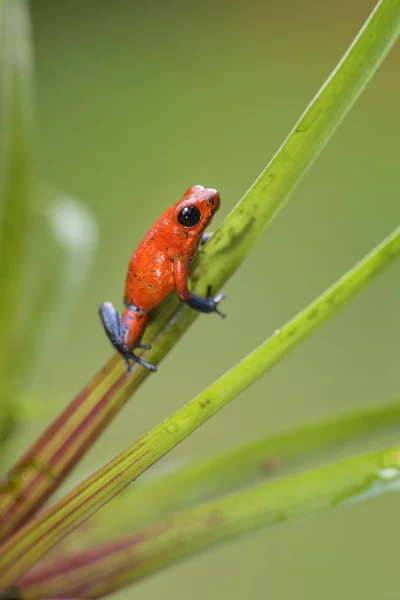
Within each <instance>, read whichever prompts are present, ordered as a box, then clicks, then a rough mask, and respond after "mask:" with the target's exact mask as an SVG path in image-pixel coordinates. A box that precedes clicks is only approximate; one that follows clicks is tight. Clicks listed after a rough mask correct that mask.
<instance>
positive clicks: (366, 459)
mask: <svg viewBox="0 0 400 600" xmlns="http://www.w3.org/2000/svg"><path fill="white" fill-rule="evenodd" d="M399 489H400V446H398V447H396V448H392V449H390V450H386V451H384V452H374V453H371V454H366V455H364V456H359V457H357V458H352V459H350V460H345V461H341V462H337V463H334V464H332V465H329V466H325V467H322V468H319V469H316V470H314V471H309V472H306V473H301V474H300V475H293V476H290V477H287V478H284V479H279V480H277V481H275V482H271V483H266V484H264V485H261V486H259V487H255V488H253V489H250V490H248V491H245V492H241V493H239V494H235V495H232V496H228V497H226V498H223V499H222V500H217V501H216V502H212V503H209V504H206V505H202V506H199V507H197V508H194V509H191V510H188V511H185V512H181V513H176V514H174V515H172V516H169V517H167V518H165V519H162V520H160V521H158V522H156V523H153V524H151V525H148V526H146V527H143V528H141V529H138V530H136V531H135V532H134V533H133V534H132V535H129V536H125V537H123V538H119V539H116V540H114V541H112V542H109V543H108V544H104V545H102V546H96V547H95V548H93V549H91V550H90V551H87V552H83V553H80V554H76V555H72V556H69V557H67V559H66V560H63V559H62V558H60V559H58V560H56V561H54V563H53V564H51V565H47V566H45V567H43V568H42V569H39V568H36V569H33V571H32V572H31V573H28V574H27V575H26V576H25V577H23V578H22V579H21V581H20V583H19V586H18V588H19V592H20V594H21V595H22V597H23V598H24V599H25V600H31V599H32V600H33V599H35V600H36V599H41V598H43V599H44V598H49V597H52V596H53V597H57V598H64V597H65V596H74V595H76V596H79V597H80V598H101V597H104V596H105V595H108V594H110V593H112V592H115V591H117V590H119V589H121V588H122V587H125V586H127V585H130V584H132V583H134V582H137V581H139V580H141V579H143V578H144V577H147V576H148V575H150V574H152V573H155V572H158V571H160V569H162V568H164V567H166V566H168V565H171V564H174V563H176V562H177V561H179V560H182V559H184V558H188V557H190V556H193V555H195V554H198V553H199V552H201V551H204V550H207V549H209V548H212V547H214V546H216V545H218V544H221V543H223V542H227V541H229V540H233V539H235V538H240V537H242V536H243V535H246V534H249V533H251V532H255V531H260V530H265V529H266V528H270V527H276V526H277V525H283V524H286V523H289V522H292V521H294V520H296V519H298V518H300V517H305V516H309V515H315V514H317V513H319V512H321V511H323V510H327V509H330V508H339V507H342V506H347V505H349V504H354V503H357V502H360V501H363V500H367V499H370V498H373V497H375V496H379V495H381V494H387V493H389V492H393V491H398V490H399ZM132 510H134V508H132Z"/></svg>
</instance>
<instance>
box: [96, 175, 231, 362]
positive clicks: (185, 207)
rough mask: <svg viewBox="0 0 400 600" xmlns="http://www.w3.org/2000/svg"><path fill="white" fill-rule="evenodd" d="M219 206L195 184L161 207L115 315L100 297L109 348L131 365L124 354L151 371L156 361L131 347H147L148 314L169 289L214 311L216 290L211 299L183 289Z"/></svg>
mask: <svg viewBox="0 0 400 600" xmlns="http://www.w3.org/2000/svg"><path fill="white" fill-rule="evenodd" d="M219 207H220V196H219V194H218V192H217V191H216V190H214V189H211V188H203V187H202V186H201V185H195V186H193V187H191V188H189V189H188V190H187V191H186V192H185V194H184V195H183V197H182V198H181V199H180V200H179V201H178V202H176V203H175V204H174V205H173V206H171V208H169V209H168V210H166V211H165V212H164V213H163V214H162V215H161V217H160V218H159V219H158V220H157V221H156V222H155V224H154V225H153V226H152V227H151V229H149V231H148V232H147V234H146V235H145V237H144V238H143V240H142V241H141V242H140V244H139V246H138V247H137V248H136V250H135V252H134V253H133V254H132V256H131V259H130V261H129V266H128V273H127V277H126V283H125V297H124V303H125V306H126V308H125V310H124V312H123V314H122V316H120V315H119V314H118V312H117V311H116V310H115V308H114V307H113V305H112V304H110V303H109V302H104V304H102V305H101V307H100V309H99V313H100V318H101V320H102V322H103V325H104V329H105V331H106V333H107V336H108V338H109V340H110V341H111V343H112V345H113V346H114V348H116V349H117V350H118V352H120V354H122V356H123V357H124V359H125V362H126V364H127V367H128V371H130V370H131V366H130V362H129V359H132V360H133V361H135V362H137V363H139V364H140V365H142V366H143V367H146V368H147V369H149V370H150V371H156V370H157V369H156V367H155V365H151V364H150V363H148V362H146V361H144V360H143V359H141V358H139V357H138V356H136V355H135V354H134V353H133V351H134V350H135V348H145V349H150V347H151V346H149V345H142V344H141V343H140V341H141V338H142V336H143V333H144V330H145V328H146V325H147V321H148V319H149V313H150V312H151V311H152V310H153V308H155V307H156V306H158V305H159V304H160V303H161V302H162V301H163V300H164V299H165V298H166V297H167V296H168V294H169V293H170V292H172V290H173V289H176V291H177V293H178V296H179V299H180V300H181V301H182V302H185V303H186V304H187V305H188V306H190V307H191V308H193V309H194V310H197V311H199V312H203V313H211V312H215V313H218V314H219V315H220V316H221V317H225V315H224V313H222V312H220V311H219V309H218V304H219V302H220V301H221V300H222V299H223V298H224V297H225V294H223V293H220V294H218V295H217V296H215V297H214V298H212V297H211V296H210V289H209V290H208V294H207V296H206V298H201V297H200V296H197V295H196V294H192V293H191V292H190V291H189V289H188V283H187V280H188V276H189V270H190V265H191V264H192V262H193V259H194V257H195V256H196V253H197V250H198V248H199V245H200V244H204V243H205V242H206V241H207V239H208V238H209V237H210V236H211V235H212V234H210V233H204V230H205V228H206V227H207V225H208V224H209V223H210V221H211V219H212V218H213V216H214V214H215V213H216V212H217V210H218V209H219Z"/></svg>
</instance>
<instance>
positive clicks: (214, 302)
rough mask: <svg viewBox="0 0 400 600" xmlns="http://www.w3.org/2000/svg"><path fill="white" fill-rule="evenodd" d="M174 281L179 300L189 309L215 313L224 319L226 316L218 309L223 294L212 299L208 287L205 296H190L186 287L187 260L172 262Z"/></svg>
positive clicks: (188, 262) (188, 263) (223, 296)
mask: <svg viewBox="0 0 400 600" xmlns="http://www.w3.org/2000/svg"><path fill="white" fill-rule="evenodd" d="M173 265H174V281H175V287H176V291H177V292H178V296H179V300H181V301H182V302H185V303H186V304H187V305H188V306H190V308H193V309H194V310H197V311H199V312H202V313H211V312H215V313H217V314H219V315H220V317H224V318H225V317H226V314H225V313H223V312H221V311H220V310H219V308H218V304H219V302H221V300H223V299H224V298H225V294H224V292H220V293H219V294H217V295H216V296H215V297H214V298H213V297H212V296H211V288H210V287H208V290H207V296H206V297H205V298H201V296H197V294H192V293H191V292H190V291H189V288H188V285H187V279H188V275H189V266H190V261H189V260H188V259H186V258H185V259H178V260H174V263H173Z"/></svg>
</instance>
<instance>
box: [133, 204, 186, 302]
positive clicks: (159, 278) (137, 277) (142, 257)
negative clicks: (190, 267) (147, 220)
mask: <svg viewBox="0 0 400 600" xmlns="http://www.w3.org/2000/svg"><path fill="white" fill-rule="evenodd" d="M167 244H168V236H167V235H166V231H165V216H164V215H162V216H161V217H160V218H159V219H158V221H157V222H156V223H155V224H154V225H153V226H152V227H151V229H150V230H149V231H148V232H147V234H146V235H145V236H144V238H143V239H142V241H141V242H140V244H139V246H138V247H137V248H136V250H135V252H134V253H133V254H132V257H131V260H130V261H129V266H128V273H127V278H126V284H125V302H126V304H134V305H135V306H137V307H138V308H141V309H142V310H144V311H146V312H148V311H150V310H152V309H153V308H155V307H156V306H157V305H158V304H160V302H162V301H163V300H164V298H166V296H167V295H168V294H169V293H170V292H171V291H172V290H173V289H174V287H175V285H174V274H173V263H172V261H171V259H170V258H169V255H168V246H167Z"/></svg>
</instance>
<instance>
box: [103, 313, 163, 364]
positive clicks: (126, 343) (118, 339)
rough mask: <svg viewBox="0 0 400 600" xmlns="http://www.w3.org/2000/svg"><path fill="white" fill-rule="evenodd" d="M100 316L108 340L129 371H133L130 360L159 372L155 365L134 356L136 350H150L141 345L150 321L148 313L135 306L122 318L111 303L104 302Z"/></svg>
mask: <svg viewBox="0 0 400 600" xmlns="http://www.w3.org/2000/svg"><path fill="white" fill-rule="evenodd" d="M99 314H100V319H101V321H102V323H103V327H104V329H105V332H106V334H107V336H108V339H109V340H110V342H111V343H112V345H113V346H114V348H115V349H116V350H117V351H118V352H119V353H120V354H121V355H122V356H123V358H124V360H125V362H126V366H127V368H128V371H130V370H131V365H130V363H129V359H132V360H134V361H135V362H137V363H138V364H139V365H142V367H145V368H146V369H149V371H153V372H154V371H156V370H157V367H156V366H155V365H152V364H150V363H148V362H146V361H145V360H143V359H142V358H140V357H139V356H136V355H135V354H133V351H134V350H135V348H145V349H146V350H148V349H149V348H150V346H149V345H148V344H141V343H140V341H141V339H142V335H143V332H144V330H145V327H146V324H147V320H148V315H147V314H146V313H144V312H143V311H140V310H138V309H137V308H136V307H134V306H128V307H127V308H126V310H125V311H124V313H123V314H122V317H121V316H120V315H119V313H118V312H117V311H116V310H115V308H114V307H113V305H112V304H111V303H110V302H104V304H102V305H101V306H100V309H99Z"/></svg>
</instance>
